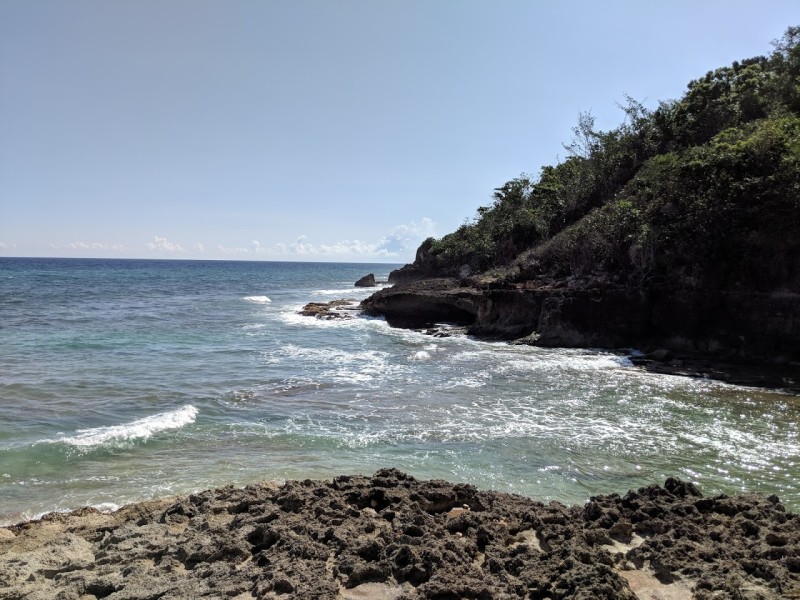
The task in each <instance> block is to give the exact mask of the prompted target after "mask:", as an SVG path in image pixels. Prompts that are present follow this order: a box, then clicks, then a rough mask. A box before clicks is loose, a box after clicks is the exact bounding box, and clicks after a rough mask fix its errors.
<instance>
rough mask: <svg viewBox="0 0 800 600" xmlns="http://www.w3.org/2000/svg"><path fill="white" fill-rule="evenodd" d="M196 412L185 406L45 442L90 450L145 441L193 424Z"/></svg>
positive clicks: (189, 406) (80, 430) (193, 408)
mask: <svg viewBox="0 0 800 600" xmlns="http://www.w3.org/2000/svg"><path fill="white" fill-rule="evenodd" d="M198 412H199V411H198V410H197V409H196V408H195V407H194V406H192V405H191V404H187V405H186V406H184V407H182V408H179V409H178V410H173V411H170V412H164V413H158V414H155V415H150V416H149V417H144V418H142V419H137V420H135V421H131V422H130V423H124V424H122V425H109V426H106V427H94V428H91V429H78V430H77V431H76V432H75V435H73V436H68V437H62V438H59V439H57V440H45V441H48V442H60V443H63V444H69V445H70V446H77V447H79V448H91V447H94V446H101V445H108V444H111V445H114V444H120V443H124V442H131V441H134V440H146V439H147V438H149V437H150V436H151V435H153V434H155V433H158V432H159V431H165V430H167V429H180V428H181V427H184V426H185V425H189V424H191V423H194V421H195V419H196V418H197V414H198Z"/></svg>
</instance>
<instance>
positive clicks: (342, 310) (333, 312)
mask: <svg viewBox="0 0 800 600" xmlns="http://www.w3.org/2000/svg"><path fill="white" fill-rule="evenodd" d="M358 310H359V309H358V306H357V305H356V301H355V300H347V299H343V300H331V301H330V302H309V303H308V304H306V305H305V306H304V307H303V309H302V310H300V312H299V314H301V315H303V316H304V317H316V318H317V319H325V320H332V319H352V318H353V315H351V314H349V312H353V311H358Z"/></svg>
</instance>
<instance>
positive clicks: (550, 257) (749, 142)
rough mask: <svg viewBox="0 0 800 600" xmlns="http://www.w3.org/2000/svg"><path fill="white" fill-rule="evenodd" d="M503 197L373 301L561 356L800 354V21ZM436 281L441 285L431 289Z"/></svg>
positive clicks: (511, 186) (637, 109) (395, 312)
mask: <svg viewBox="0 0 800 600" xmlns="http://www.w3.org/2000/svg"><path fill="white" fill-rule="evenodd" d="M625 113H626V117H627V118H626V122H625V123H624V124H623V125H622V126H620V127H619V128H617V129H615V130H613V131H609V132H600V131H596V130H595V129H594V123H593V120H592V119H591V117H590V116H589V115H582V117H581V119H580V121H579V125H578V127H576V128H575V134H576V136H577V140H573V144H572V145H570V146H568V147H567V148H568V149H569V150H573V151H574V152H573V153H572V154H571V155H570V156H569V157H568V158H567V159H566V160H565V161H564V162H562V163H561V164H559V165H556V166H554V167H545V168H543V169H542V172H541V174H540V176H539V178H538V179H533V178H530V177H529V176H521V177H519V178H517V179H514V180H512V181H510V182H507V183H506V184H505V185H503V186H501V187H500V188H497V189H496V190H495V194H494V196H493V204H492V205H490V206H487V207H483V208H481V209H479V210H478V216H477V217H476V219H475V220H474V221H473V222H471V223H468V224H465V225H462V226H461V227H460V228H459V229H458V230H456V231H455V232H453V233H451V234H448V235H446V236H444V237H443V238H441V239H438V240H437V239H428V240H426V241H425V242H424V243H423V244H422V245H421V246H420V248H419V250H418V252H417V256H416V257H415V260H414V262H413V263H412V264H411V265H406V266H405V267H403V268H402V269H399V270H397V271H395V272H394V273H392V275H391V276H390V282H391V283H395V288H393V289H392V290H384V291H382V292H380V293H379V294H376V295H375V296H373V297H372V298H370V299H368V300H366V301H365V302H364V308H365V309H366V310H367V311H368V312H370V313H372V314H380V315H385V316H386V317H387V319H389V320H390V321H393V322H395V323H397V324H405V325H413V324H414V323H422V322H426V321H456V322H459V323H463V324H468V325H469V326H470V331H471V333H473V334H475V335H481V336H488V337H499V338H507V339H510V338H520V337H526V338H527V340H528V341H529V342H531V343H536V344H540V345H548V346H587V347H604V348H615V347H637V348H641V349H644V350H647V349H653V348H666V349H673V350H676V351H681V352H690V353H700V354H706V355H710V356H717V357H722V358H726V357H732V356H738V357H741V358H748V359H750V358H757V359H764V360H770V361H778V362H783V363H787V362H800V28H790V29H789V30H788V31H787V33H786V35H785V36H784V38H783V40H781V41H780V42H778V43H776V50H775V52H774V53H773V54H772V55H770V56H769V57H756V58H753V59H748V60H746V61H743V62H741V63H739V62H736V63H733V65H731V66H730V67H724V68H721V69H717V70H716V71H713V72H710V73H708V74H707V75H706V76H705V77H703V78H700V79H698V80H695V81H693V82H691V83H690V84H689V86H688V91H687V92H686V94H685V96H684V97H683V98H681V99H680V100H678V101H674V102H665V103H662V104H661V105H660V106H659V108H658V109H656V110H655V111H648V110H646V109H645V108H644V107H643V106H642V105H640V104H638V103H636V102H635V101H633V100H629V104H628V106H627V107H626V108H625ZM431 281H436V282H437V283H435V284H433V283H430V282H431Z"/></svg>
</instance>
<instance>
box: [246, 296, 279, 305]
mask: <svg viewBox="0 0 800 600" xmlns="http://www.w3.org/2000/svg"><path fill="white" fill-rule="evenodd" d="M242 300H244V301H245V302H252V303H253V304H269V303H270V302H272V300H270V299H269V298H267V297H266V296H245V297H244V298H242Z"/></svg>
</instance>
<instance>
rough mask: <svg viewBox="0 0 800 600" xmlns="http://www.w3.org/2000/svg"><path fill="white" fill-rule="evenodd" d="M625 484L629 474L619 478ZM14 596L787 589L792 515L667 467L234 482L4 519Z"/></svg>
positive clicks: (791, 587)
mask: <svg viewBox="0 0 800 600" xmlns="http://www.w3.org/2000/svg"><path fill="white" fill-rule="evenodd" d="M620 492H621V493H622V492H624V490H620ZM0 586H2V587H3V588H4V589H5V590H6V592H5V593H6V594H7V596H4V597H8V598H25V597H27V598H45V597H55V596H56V595H58V594H59V593H60V594H63V595H64V597H68V598H82V599H83V600H91V599H92V598H111V599H112V600H113V599H115V598H156V597H157V598H185V597H194V598H202V597H209V598H210V597H214V598H219V597H229V598H237V599H245V598H254V597H256V598H276V597H282V598H330V599H333V598H345V599H348V598H398V599H399V598H403V599H408V600H411V599H416V598H541V599H544V598H551V599H553V598H589V597H591V598H625V599H636V598H653V597H655V598H709V599H710V598H718V597H720V596H719V595H718V594H719V592H722V593H723V595H724V597H741V598H768V599H771V598H791V597H800V518H798V515H795V514H792V513H787V512H786V511H785V509H784V507H783V505H781V504H780V501H779V499H778V498H777V497H776V496H769V497H766V496H763V495H758V494H743V495H737V496H730V497H729V496H724V495H721V496H714V497H703V496H702V495H701V492H700V491H699V490H698V489H697V488H696V487H695V486H693V485H692V484H689V483H684V482H682V481H679V480H677V479H672V478H671V479H668V480H667V481H666V483H665V484H664V485H663V486H659V485H650V486H648V487H644V488H640V489H638V490H636V491H630V492H627V493H626V494H625V495H624V496H620V495H618V494H610V495H605V496H596V497H592V498H591V499H590V500H589V501H588V502H587V503H586V504H585V505H583V506H571V507H568V506H565V505H562V504H560V503H557V502H550V503H549V504H546V505H545V504H543V503H541V502H538V501H535V500H533V499H530V498H527V497H523V496H517V495H514V494H508V493H500V492H493V491H481V490H478V489H476V488H475V487H474V486H471V485H466V484H453V483H448V482H445V481H442V480H430V481H422V480H417V479H415V478H413V477H411V476H409V475H406V474H404V473H402V472H400V471H397V470H395V469H382V470H380V471H378V472H377V473H375V475H373V476H371V477H366V476H352V475H343V476H338V477H335V478H333V479H331V480H304V481H295V480H290V481H287V482H286V483H284V484H282V485H279V484H277V483H273V482H264V483H259V484H254V485H249V486H246V487H244V488H234V487H233V486H228V487H223V488H219V489H216V490H209V491H205V492H201V493H198V494H192V495H189V496H179V497H171V498H164V499H160V500H154V501H148V502H141V503H136V504H132V505H128V506H125V507H123V508H121V509H120V510H118V511H116V512H113V513H101V512H99V511H97V510H96V509H91V508H84V509H79V510H77V511H73V512H70V513H51V514H49V515H45V516H44V517H43V518H42V519H40V520H38V521H30V522H27V523H20V524H18V525H14V526H10V527H3V528H0Z"/></svg>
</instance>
